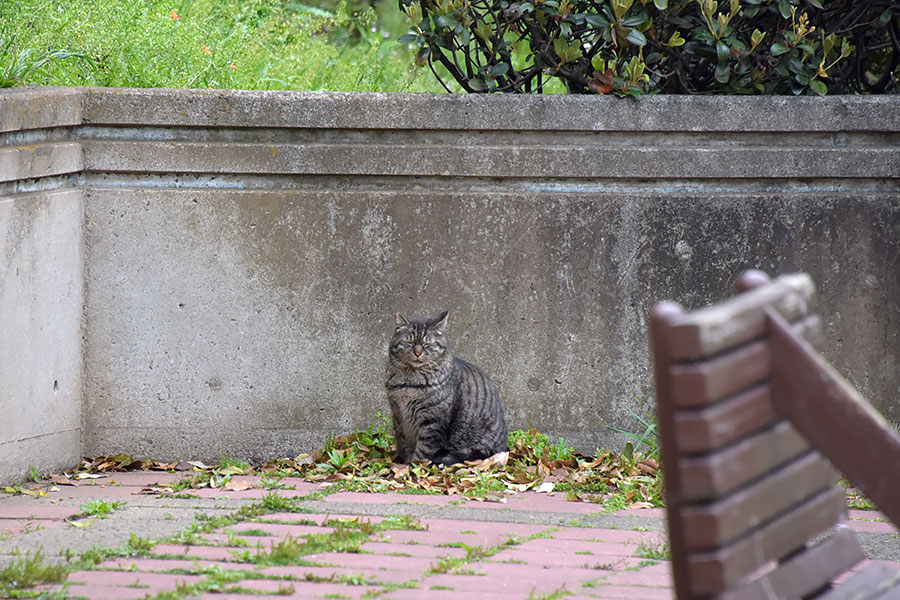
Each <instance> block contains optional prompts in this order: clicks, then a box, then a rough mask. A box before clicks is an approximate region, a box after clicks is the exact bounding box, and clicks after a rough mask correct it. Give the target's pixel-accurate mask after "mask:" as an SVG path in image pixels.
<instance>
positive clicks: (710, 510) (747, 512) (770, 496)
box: [682, 451, 838, 551]
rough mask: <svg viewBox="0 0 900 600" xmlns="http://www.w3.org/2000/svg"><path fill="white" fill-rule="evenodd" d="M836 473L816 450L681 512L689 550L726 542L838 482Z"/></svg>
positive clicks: (709, 547)
mask: <svg viewBox="0 0 900 600" xmlns="http://www.w3.org/2000/svg"><path fill="white" fill-rule="evenodd" d="M837 479H838V474H837V473H836V472H835V471H834V469H833V468H832V467H831V465H829V464H828V463H827V462H825V461H824V460H823V459H822V457H821V455H820V454H819V453H818V452H815V451H812V452H808V453H807V454H806V455H804V456H803V457H801V458H799V459H797V460H796V461H794V462H791V463H790V464H788V465H786V466H785V467H784V468H783V469H780V470H778V471H775V472H774V473H772V474H770V475H768V476H766V477H765V478H763V479H761V480H760V481H758V482H756V483H754V484H753V485H751V486H749V487H747V488H745V489H742V490H738V491H737V492H735V493H734V494H730V495H729V496H727V497H726V498H723V499H721V500H718V501H716V502H713V503H711V504H700V505H696V506H688V507H685V508H684V510H683V511H682V522H683V523H684V541H685V545H686V547H687V548H688V549H689V550H691V551H700V550H711V549H712V548H715V547H716V546H722V545H725V544H727V543H729V542H731V541H732V540H734V539H736V538H738V537H739V536H741V535H743V534H744V533H745V532H747V531H748V530H750V529H752V528H754V527H758V526H760V524H763V523H765V522H767V521H769V520H770V519H772V518H774V517H775V516H777V515H778V514H779V513H781V512H783V511H785V510H787V509H789V508H791V507H793V506H796V505H797V504H799V503H800V502H802V501H803V500H805V499H807V498H810V497H814V496H816V495H817V494H819V493H821V492H822V491H823V490H825V489H826V488H828V487H829V486H832V485H834V484H835V483H836V482H837Z"/></svg>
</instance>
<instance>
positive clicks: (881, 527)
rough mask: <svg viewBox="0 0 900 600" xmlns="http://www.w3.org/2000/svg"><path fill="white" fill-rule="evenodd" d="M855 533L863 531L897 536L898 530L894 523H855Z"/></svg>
mask: <svg viewBox="0 0 900 600" xmlns="http://www.w3.org/2000/svg"><path fill="white" fill-rule="evenodd" d="M851 526H852V528H853V531H861V532H866V533H883V534H888V535H890V534H897V533H898V529H897V527H895V526H894V524H893V523H883V522H879V521H853V523H852V525H851Z"/></svg>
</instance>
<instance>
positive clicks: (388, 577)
mask: <svg viewBox="0 0 900 600" xmlns="http://www.w3.org/2000/svg"><path fill="white" fill-rule="evenodd" d="M260 573H262V574H263V575H274V576H276V577H293V578H295V579H301V580H302V579H308V578H315V579H319V580H322V579H331V578H340V577H348V578H356V577H360V576H361V577H362V579H363V580H364V581H365V583H366V584H389V583H403V582H405V581H409V580H410V579H412V578H413V577H410V576H408V575H409V574H407V573H404V572H401V571H380V570H378V569H363V568H353V569H343V568H340V567H320V566H311V567H307V566H299V565H288V566H276V567H266V568H265V569H263V570H261V571H260Z"/></svg>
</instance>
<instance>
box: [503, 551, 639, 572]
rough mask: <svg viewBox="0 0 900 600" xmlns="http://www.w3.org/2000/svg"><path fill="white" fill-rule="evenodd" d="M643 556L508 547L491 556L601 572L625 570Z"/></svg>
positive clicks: (537, 565)
mask: <svg viewBox="0 0 900 600" xmlns="http://www.w3.org/2000/svg"><path fill="white" fill-rule="evenodd" d="M642 560H644V559H642V558H638V557H636V556H631V555H629V554H623V553H621V552H619V553H617V554H597V553H594V554H590V555H586V554H572V553H569V552H547V551H545V550H523V549H522V548H518V547H517V548H507V549H506V550H503V551H501V552H498V553H497V554H495V555H494V556H492V557H491V562H509V563H513V564H515V563H516V562H523V563H526V564H529V565H533V566H536V567H571V568H580V569H594V570H598V571H600V572H609V571H623V570H625V569H626V568H628V567H636V566H638V565H640V563H641V561H642Z"/></svg>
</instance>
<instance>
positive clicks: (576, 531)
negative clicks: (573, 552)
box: [547, 527, 665, 545]
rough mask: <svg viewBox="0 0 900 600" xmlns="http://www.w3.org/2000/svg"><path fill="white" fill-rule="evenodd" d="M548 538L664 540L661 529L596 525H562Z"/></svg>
mask: <svg viewBox="0 0 900 600" xmlns="http://www.w3.org/2000/svg"><path fill="white" fill-rule="evenodd" d="M547 537H548V539H549V538H552V539H555V540H591V541H602V542H611V543H618V544H621V543H627V544H634V545H637V544H640V543H641V542H644V543H647V542H653V543H659V542H661V541H663V540H665V534H664V533H663V532H661V531H633V530H630V529H600V528H596V527H564V528H562V529H560V530H558V531H554V532H552V533H550V534H549V535H548V536H547Z"/></svg>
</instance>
